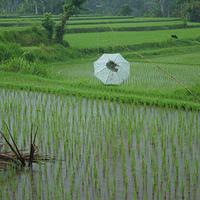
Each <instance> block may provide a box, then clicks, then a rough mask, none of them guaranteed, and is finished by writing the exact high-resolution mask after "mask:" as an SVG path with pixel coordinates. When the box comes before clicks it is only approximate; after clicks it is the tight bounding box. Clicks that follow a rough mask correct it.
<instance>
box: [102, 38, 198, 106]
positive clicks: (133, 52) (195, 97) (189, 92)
mask: <svg viewBox="0 0 200 200" xmlns="http://www.w3.org/2000/svg"><path fill="white" fill-rule="evenodd" d="M101 40H102V41H104V42H108V43H110V44H114V45H116V46H119V47H121V48H123V49H126V50H128V51H130V52H132V53H134V54H136V55H138V56H140V57H141V58H143V59H145V60H146V61H148V62H150V63H151V64H153V65H154V66H156V67H157V68H159V69H160V70H162V71H163V72H164V73H166V74H167V75H169V76H170V77H171V78H173V79H174V80H175V81H176V82H178V83H179V84H180V85H181V86H182V87H183V88H185V89H186V90H187V91H188V92H189V93H190V94H191V95H192V96H194V97H195V98H196V99H197V100H198V101H199V103H200V99H199V98H198V97H197V96H196V95H195V94H194V93H193V92H192V91H191V90H189V89H188V88H187V87H186V86H185V85H183V84H182V83H181V82H180V81H179V80H178V79H176V78H175V77H174V76H173V75H171V74H170V73H168V72H167V71H166V70H164V69H162V68H161V67H160V66H158V65H157V64H155V63H154V62H152V61H151V60H149V59H147V58H145V57H144V56H142V55H140V54H138V53H137V52H135V51H132V50H131V49H129V48H127V47H124V46H121V45H119V44H117V43H115V42H110V41H108V40H105V39H101Z"/></svg>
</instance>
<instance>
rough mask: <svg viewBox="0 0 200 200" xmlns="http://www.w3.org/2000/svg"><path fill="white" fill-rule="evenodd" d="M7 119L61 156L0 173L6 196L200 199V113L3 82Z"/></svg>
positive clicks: (21, 135) (19, 133)
mask: <svg viewBox="0 0 200 200" xmlns="http://www.w3.org/2000/svg"><path fill="white" fill-rule="evenodd" d="M4 121H5V122H6V123H7V124H8V125H9V127H10V129H11V132H12V133H13V135H14V137H15V139H16V141H17V144H18V146H19V148H20V149H28V148H29V142H30V131H31V123H33V125H34V128H35V129H36V127H38V137H37V144H38V149H39V152H42V153H46V154H47V155H50V156H51V157H52V158H55V159H56V161H55V162H47V163H44V164H41V165H37V164H36V165H34V166H33V168H32V169H24V170H12V169H8V170H7V171H6V172H3V173H1V175H0V181H1V185H2V188H1V190H0V197H1V198H2V199H9V198H10V199H70V198H71V199H145V198H146V199H181V198H186V199H200V195H199V192H200V185H199V178H200V172H199V165H200V160H199V152H200V146H199V135H200V127H199V124H200V123H199V122H200V113H199V112H196V111H183V110H174V109H163V108H157V107H146V106H145V107H144V106H135V105H130V104H128V105H126V104H123V103H120V102H118V103H113V102H107V101H104V100H92V99H84V98H78V97H77V98H75V97H73V96H68V97H66V96H56V95H50V94H42V93H35V92H26V91H13V90H3V89H1V90H0V130H1V131H3V132H5V133H6V128H5V125H4ZM1 150H2V149H1ZM3 183H4V184H3ZM5 183H6V184H5Z"/></svg>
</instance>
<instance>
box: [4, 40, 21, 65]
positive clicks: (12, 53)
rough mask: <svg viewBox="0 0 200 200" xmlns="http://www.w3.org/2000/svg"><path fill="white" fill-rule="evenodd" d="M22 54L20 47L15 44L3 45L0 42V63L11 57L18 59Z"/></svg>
mask: <svg viewBox="0 0 200 200" xmlns="http://www.w3.org/2000/svg"><path fill="white" fill-rule="evenodd" d="M22 53H23V51H22V49H20V45H19V44H16V43H8V44H4V43H3V42H0V62H1V61H5V60H8V59H10V58H11V57H16V56H17V57H18V56H20V55H21V54H22Z"/></svg>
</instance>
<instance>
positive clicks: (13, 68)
mask: <svg viewBox="0 0 200 200" xmlns="http://www.w3.org/2000/svg"><path fill="white" fill-rule="evenodd" d="M25 55H26V53H24V54H22V55H21V56H20V57H14V58H11V59H10V60H7V61H6V62H4V64H3V65H2V67H1V68H2V69H3V70H5V71H9V72H21V73H24V74H33V75H37V76H42V77H47V76H49V72H48V71H47V68H46V67H45V66H44V65H43V64H42V63H38V62H35V61H34V62H29V61H27V60H26V58H25Z"/></svg>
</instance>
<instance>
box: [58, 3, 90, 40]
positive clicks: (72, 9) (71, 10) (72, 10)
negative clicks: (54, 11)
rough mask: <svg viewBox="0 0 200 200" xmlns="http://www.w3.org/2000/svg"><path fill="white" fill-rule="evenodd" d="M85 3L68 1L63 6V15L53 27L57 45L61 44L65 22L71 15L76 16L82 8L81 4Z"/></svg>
mask: <svg viewBox="0 0 200 200" xmlns="http://www.w3.org/2000/svg"><path fill="white" fill-rule="evenodd" d="M85 1H86V0H68V1H67V2H66V3H65V4H64V5H63V13H62V14H61V15H60V17H61V22H60V23H58V24H57V25H56V27H55V35H56V40H57V42H58V43H62V41H63V36H64V34H65V25H66V22H67V21H68V20H69V18H70V17H71V16H72V15H74V14H76V13H77V12H78V11H79V10H80V9H81V8H82V4H83V3H84V2H85Z"/></svg>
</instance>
